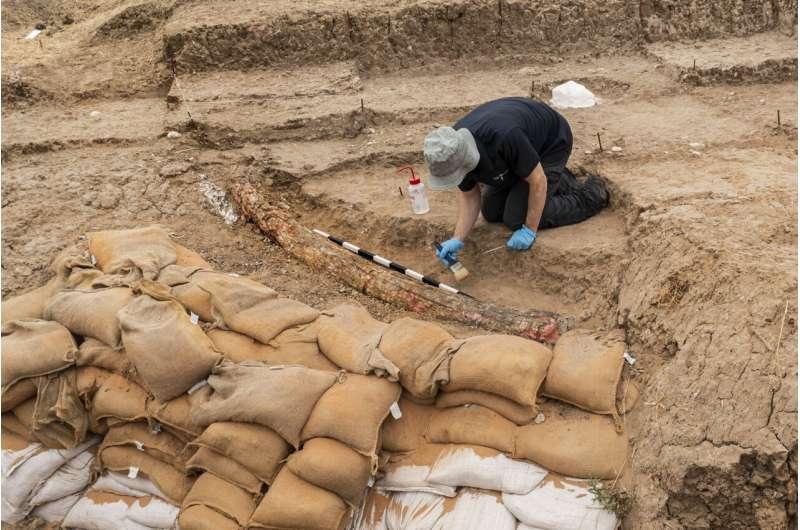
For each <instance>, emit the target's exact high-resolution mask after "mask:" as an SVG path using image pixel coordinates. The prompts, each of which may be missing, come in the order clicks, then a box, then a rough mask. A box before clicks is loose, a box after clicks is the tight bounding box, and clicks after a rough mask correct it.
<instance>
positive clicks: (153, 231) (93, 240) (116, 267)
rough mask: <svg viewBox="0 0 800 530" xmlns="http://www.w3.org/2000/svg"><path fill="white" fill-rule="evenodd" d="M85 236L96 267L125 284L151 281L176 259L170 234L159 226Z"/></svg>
mask: <svg viewBox="0 0 800 530" xmlns="http://www.w3.org/2000/svg"><path fill="white" fill-rule="evenodd" d="M87 237H88V238H89V250H90V251H91V253H92V255H93V256H94V257H95V258H96V259H97V265H98V267H100V268H101V269H102V270H103V272H105V273H107V274H115V275H119V276H121V277H124V278H126V280H125V281H126V282H131V283H132V282H134V281H136V280H140V279H142V278H144V279H146V280H154V279H155V278H156V277H157V276H158V272H159V271H160V270H161V269H162V268H164V267H165V266H167V265H170V264H172V263H175V260H176V259H177V254H176V252H175V246H174V244H173V243H172V240H170V238H169V234H167V232H166V231H165V230H164V229H163V228H161V227H159V226H148V227H145V228H134V229H131V230H104V231H101V232H89V233H88V234H87ZM128 285H130V283H128Z"/></svg>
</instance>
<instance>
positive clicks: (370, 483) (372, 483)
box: [367, 475, 375, 488]
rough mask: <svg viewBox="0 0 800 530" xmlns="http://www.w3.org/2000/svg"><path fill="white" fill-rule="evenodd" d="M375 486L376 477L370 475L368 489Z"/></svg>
mask: <svg viewBox="0 0 800 530" xmlns="http://www.w3.org/2000/svg"><path fill="white" fill-rule="evenodd" d="M374 485H375V477H374V476H372V475H370V477H369V480H368V481H367V487H368V488H371V487H372V486H374Z"/></svg>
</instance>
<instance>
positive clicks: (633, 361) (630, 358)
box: [623, 352, 636, 366]
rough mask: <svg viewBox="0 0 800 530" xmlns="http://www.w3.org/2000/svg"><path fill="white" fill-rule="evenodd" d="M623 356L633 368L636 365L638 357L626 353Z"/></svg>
mask: <svg viewBox="0 0 800 530" xmlns="http://www.w3.org/2000/svg"><path fill="white" fill-rule="evenodd" d="M623 356H624V357H625V362H626V363H628V364H629V365H631V366H633V365H634V364H636V357H634V356H633V355H631V354H630V353H628V352H625V354H624V355H623Z"/></svg>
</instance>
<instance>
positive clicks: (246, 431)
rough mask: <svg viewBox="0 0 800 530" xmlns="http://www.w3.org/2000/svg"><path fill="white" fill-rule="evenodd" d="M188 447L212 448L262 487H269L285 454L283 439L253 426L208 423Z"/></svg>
mask: <svg viewBox="0 0 800 530" xmlns="http://www.w3.org/2000/svg"><path fill="white" fill-rule="evenodd" d="M189 446H190V447H207V448H209V449H213V450H214V451H216V452H218V453H220V454H222V455H224V456H226V457H228V458H230V459H231V460H234V461H236V462H238V463H239V464H241V465H242V466H244V467H245V468H246V469H247V470H248V471H249V472H251V473H252V474H253V475H255V477H256V478H258V479H259V480H260V481H262V482H264V483H265V484H272V481H273V480H274V479H275V475H276V474H277V473H278V468H279V467H280V465H281V462H283V461H284V459H285V458H286V457H287V456H288V454H289V444H287V443H286V440H284V439H283V438H281V437H280V435H279V434H278V433H276V432H275V431H273V430H272V429H269V428H267V427H264V426H263V425H258V424H256V423H241V422H231V421H221V422H217V423H212V424H211V425H209V426H208V427H207V428H206V430H205V431H203V434H201V435H200V436H199V437H198V438H197V439H196V440H194V441H192V442H191V443H190V444H189Z"/></svg>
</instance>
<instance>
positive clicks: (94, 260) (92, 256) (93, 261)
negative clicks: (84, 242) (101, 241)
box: [89, 254, 97, 265]
mask: <svg viewBox="0 0 800 530" xmlns="http://www.w3.org/2000/svg"><path fill="white" fill-rule="evenodd" d="M89 257H90V258H91V259H92V265H97V258H95V257H94V254H89Z"/></svg>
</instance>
